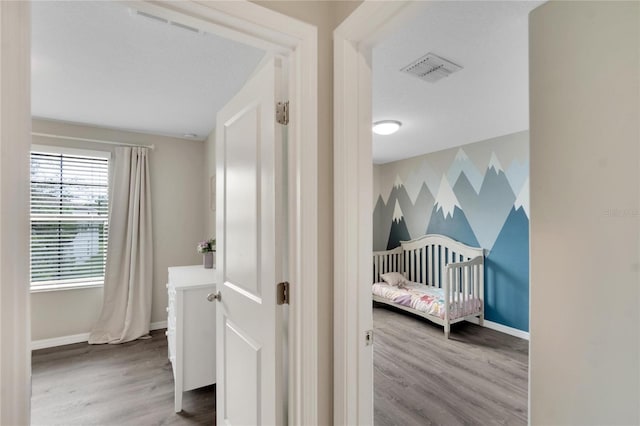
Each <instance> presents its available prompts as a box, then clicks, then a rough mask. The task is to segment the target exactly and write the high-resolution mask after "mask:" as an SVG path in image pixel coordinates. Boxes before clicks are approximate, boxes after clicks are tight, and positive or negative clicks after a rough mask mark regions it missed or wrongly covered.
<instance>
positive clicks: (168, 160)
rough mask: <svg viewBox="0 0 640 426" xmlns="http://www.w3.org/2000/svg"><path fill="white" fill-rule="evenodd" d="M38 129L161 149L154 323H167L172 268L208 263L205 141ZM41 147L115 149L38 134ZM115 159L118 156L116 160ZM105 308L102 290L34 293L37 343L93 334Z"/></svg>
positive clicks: (43, 125)
mask: <svg viewBox="0 0 640 426" xmlns="http://www.w3.org/2000/svg"><path fill="white" fill-rule="evenodd" d="M32 126H33V131H34V132H37V133H51V134H56V135H64V136H74V137H83V138H89V139H102V140H111V141H122V142H131V143H138V144H144V145H151V144H154V145H155V150H153V151H151V156H150V175H151V203H152V215H153V219H152V220H153V250H154V255H153V292H152V294H153V296H152V297H153V301H152V308H151V322H152V323H153V322H161V321H166V319H167V313H166V307H167V289H166V287H165V285H166V283H167V268H168V267H169V266H180V265H194V264H200V263H202V257H201V255H200V254H198V253H197V251H196V244H197V242H198V241H201V240H202V239H204V238H205V237H206V235H207V234H206V233H205V229H206V224H205V214H206V212H205V210H204V209H203V208H202V206H203V199H204V198H206V194H207V182H206V181H205V179H204V178H203V176H205V172H204V166H205V160H204V158H205V156H204V151H205V149H204V145H205V144H204V143H202V142H200V141H189V140H184V139H176V138H169V137H164V136H154V135H148V134H143V133H133V132H125V131H119V130H112V129H104V128H97V127H90V126H81V125H74V124H67V123H61V122H55V121H47V120H39V119H34V120H33V122H32ZM33 143H34V144H38V145H54V146H65V147H70V148H80V149H92V150H103V151H109V152H112V153H114V150H115V147H114V146H113V145H106V144H97V143H87V142H80V141H71V140H59V139H51V138H45V137H39V136H34V137H33ZM112 158H113V156H112ZM101 308H102V288H88V289H77V290H59V291H50V292H40V293H32V294H31V312H32V315H31V321H32V322H31V333H32V340H40V339H50V338H56V337H63V336H69V335H75V334H81V333H88V332H89V331H90V330H91V328H92V327H93V324H94V323H95V321H96V320H97V319H98V316H99V315H100V311H101Z"/></svg>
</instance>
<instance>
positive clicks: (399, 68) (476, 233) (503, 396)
mask: <svg viewBox="0 0 640 426" xmlns="http://www.w3.org/2000/svg"><path fill="white" fill-rule="evenodd" d="M539 4H541V2H539V3H536V4H527V5H525V4H515V3H506V2H505V3H489V2H487V3H482V2H481V3H477V4H476V3H474V4H471V3H466V2H463V3H450V2H437V3H429V4H421V5H420V4H415V3H412V4H405V5H403V6H397V7H396V8H393V7H391V6H389V7H387V8H385V7H380V8H378V9H377V10H376V11H375V12H374V11H373V7H370V9H371V10H367V11H366V12H368V13H369V14H371V15H376V17H377V18H380V16H385V17H386V18H387V20H386V21H385V20H383V18H380V21H376V22H372V23H371V25H370V26H368V28H367V29H364V28H363V27H364V25H362V22H360V26H358V25H357V24H355V23H356V22H358V18H359V17H358V16H357V15H356V14H354V15H352V17H353V25H352V26H349V23H348V22H347V23H346V25H344V28H339V29H338V30H337V31H336V34H337V35H338V37H337V38H338V42H337V43H336V45H337V46H338V49H337V51H338V53H337V58H339V57H340V56H341V55H343V56H342V58H343V60H344V64H346V63H347V61H351V63H353V62H354V61H355V62H356V63H357V64H358V69H357V72H353V71H347V70H346V66H344V64H343V63H338V66H337V68H338V69H340V67H342V66H344V69H345V73H344V74H342V75H340V74H338V75H336V80H337V81H339V82H340V78H341V77H342V78H344V81H343V82H340V83H342V84H344V86H345V87H346V86H348V85H349V86H350V85H355V86H357V87H359V89H358V91H357V93H350V94H345V97H347V96H350V97H351V100H346V99H338V97H339V95H337V96H336V97H337V99H336V102H337V104H336V109H339V108H340V107H342V108H344V111H346V112H345V115H346V116H347V117H348V116H350V115H349V114H353V112H354V111H357V117H358V119H357V125H358V129H357V133H355V134H354V133H351V134H349V136H348V137H347V139H346V140H353V139H356V140H358V143H357V144H352V146H351V147H346V146H343V145H338V148H337V150H340V149H342V150H343V151H342V152H341V157H345V154H344V153H345V152H348V153H349V154H348V155H352V156H353V158H358V159H359V163H358V168H357V169H355V170H349V171H346V170H344V169H341V165H342V164H344V163H343V161H344V160H342V158H338V157H336V159H335V160H336V169H337V170H338V172H337V174H336V176H337V177H336V181H337V182H338V183H337V185H342V184H344V183H345V181H346V179H342V178H341V176H342V175H341V173H344V175H349V178H348V179H349V180H350V179H355V180H356V181H357V182H358V183H357V185H358V188H359V190H360V191H361V192H362V194H363V195H362V196H361V197H360V198H359V199H358V200H357V201H354V202H353V203H349V202H344V203H342V204H341V203H340V202H339V201H337V202H336V204H337V206H336V213H337V215H336V218H337V217H338V216H340V215H341V212H342V215H343V214H344V210H341V208H342V207H345V206H347V205H348V207H347V208H348V209H349V212H357V214H358V215H359V217H358V227H359V232H360V235H358V236H357V237H356V238H355V239H353V240H352V243H353V244H354V245H353V246H351V247H358V251H361V253H360V255H359V256H358V257H357V261H356V262H355V263H356V264H357V266H356V267H355V268H354V269H352V270H351V271H349V270H346V269H345V270H344V273H345V275H344V276H349V278H348V279H347V281H346V282H348V283H354V284H353V285H354V286H358V291H357V293H356V292H354V291H345V297H346V298H347V299H349V302H346V303H347V304H350V303H357V304H358V306H359V307H358V309H357V314H355V315H356V317H357V318H358V322H357V325H356V324H354V326H355V327H356V328H357V329H358V330H359V333H363V334H366V333H368V331H369V330H368V327H369V324H371V330H372V331H373V336H374V339H373V341H374V344H373V345H372V346H367V345H366V344H365V343H363V341H362V340H360V336H358V339H357V340H356V342H355V343H354V345H355V346H360V345H363V346H364V347H362V346H360V347H359V348H358V351H357V352H354V353H355V355H354V356H353V361H354V362H356V363H357V365H358V366H359V368H360V369H361V370H360V371H364V372H365V373H360V375H359V379H358V383H360V386H364V388H365V389H369V387H371V388H373V390H374V393H373V395H374V396H373V401H372V402H369V401H368V400H367V394H366V392H364V393H362V394H360V393H358V396H359V399H358V405H356V406H355V407H354V408H355V409H353V408H351V409H349V408H345V410H344V412H339V413H336V415H337V417H336V418H341V417H339V416H345V417H342V418H349V419H350V421H354V420H352V419H358V421H360V422H362V421H366V422H371V423H373V424H377V425H384V424H394V423H397V422H403V423H407V424H414V423H415V424H420V423H421V422H425V421H429V422H434V423H443V424H446V423H452V422H465V421H472V420H471V419H474V418H476V419H477V418H478V415H482V416H485V418H484V420H485V421H492V420H493V421H495V419H499V418H500V419H501V418H503V417H504V416H507V417H508V418H509V420H508V421H509V422H511V423H522V424H525V423H526V422H527V411H528V356H527V353H528V346H529V343H528V337H529V336H528V322H529V310H528V308H529V273H528V271H529V252H528V251H529V249H528V245H529V244H528V232H529V199H528V166H529V146H528V13H529V12H530V10H532V9H533V8H535V7H537V6H538V5H539ZM366 8H367V6H363V7H362V9H361V10H360V12H362V15H361V16H364V15H365V14H366V12H365V9H366ZM341 37H342V38H341ZM341 42H344V44H341ZM354 46H357V47H354ZM337 61H338V59H337ZM356 75H357V76H356ZM347 81H348V83H346V82H347ZM369 87H371V88H372V90H371V95H369V93H368V90H369ZM380 122H399V123H400V125H399V129H398V130H397V132H396V133H394V134H391V135H376V134H375V130H374V134H373V135H371V133H369V134H367V133H368V132H371V126H372V125H373V124H376V123H380ZM341 125H343V126H344V127H341ZM342 131H345V132H353V131H354V127H352V126H349V125H348V124H346V123H339V124H338V127H337V129H336V139H337V144H340V143H341V142H340V138H341V137H343V136H345V137H346V136H347V134H346V133H341V132H342ZM370 143H372V148H369V147H367V146H366V145H368V144H370ZM345 144H348V142H345ZM348 155H347V158H348ZM365 157H366V159H368V160H369V161H371V160H373V161H372V164H371V165H367V164H365V163H364V161H365ZM369 167H370V168H369ZM369 176H373V179H371V177H369ZM348 185H349V184H347V186H348ZM349 188H350V187H349V186H348V187H347V188H345V191H349ZM367 198H368V199H367ZM356 204H357V207H356ZM367 213H368V214H369V215H371V216H369V217H371V218H372V220H371V221H369V222H367V223H366V225H364V224H363V221H364V220H368V218H366V214H367ZM354 218H355V216H353V215H352V216H348V217H346V218H345V219H343V221H344V223H345V226H349V225H347V224H349V223H351V224H352V225H354V226H355V223H354V222H350V220H353V219H354ZM336 220H338V219H336ZM366 226H369V232H371V233H372V238H371V240H369V239H368V237H366V236H365V235H366V234H365V232H367V229H366ZM432 238H433V239H438V240H439V241H440V240H442V241H444V240H443V239H448V240H453V241H452V242H451V243H448V242H445V243H438V245H430V244H431V243H427V242H425V241H427V240H430V239H432ZM356 240H357V241H356ZM448 240H447V241H448ZM459 243H462V244H464V246H467V247H474V248H477V249H478V250H480V253H482V255H480V257H479V260H476V259H475V257H472V256H476V255H466V254H464V253H465V250H466V248H459V246H458V244H459ZM337 244H338V245H340V244H342V242H337ZM434 244H435V243H434ZM340 250H341V249H340V247H338V246H337V248H336V262H338V261H337V258H338V257H339V256H340V257H347V258H349V256H350V254H351V252H345V251H342V252H341V251H340ZM372 251H373V252H374V253H373V257H372V256H371V252H372ZM461 253H462V254H461ZM463 254H464V255H463ZM354 260H355V258H354ZM467 263H468V264H467ZM451 264H455V266H454V265H451ZM476 264H477V265H476ZM447 265H451V266H447ZM456 268H457V269H456ZM474 268H482V269H474ZM355 270H357V271H355ZM370 271H372V273H371V272H370ZM349 272H355V273H354V275H349ZM341 273H343V271H341V270H340V269H338V271H337V281H338V282H339V281H340V279H342V277H343V276H342V275H341ZM383 274H384V275H389V276H382V275H383ZM449 274H451V277H449ZM372 275H373V276H372ZM440 277H442V279H441V278H440ZM355 283H357V284H355ZM372 284H373V287H372ZM474 288H475V290H474ZM456 289H457V290H456ZM336 291H337V292H339V290H336ZM340 291H342V290H340ZM356 294H357V297H355V295H356ZM372 296H373V299H374V301H375V303H374V308H373V315H372V316H370V313H369V311H370V310H371V299H372ZM350 297H351V298H350ZM336 301H338V297H337V298H336ZM345 309H347V310H349V308H348V307H347V308H345ZM338 312H340V308H339V307H338ZM464 320H466V321H464ZM474 323H475V324H474ZM449 324H451V325H449ZM478 324H481V326H478ZM337 333H338V334H339V331H338V330H337ZM339 339H340V336H337V340H336V341H337V342H338V344H337V345H336V346H337V352H338V353H340V349H341V348H340V345H339V342H340V340H339ZM345 345H347V343H345ZM458 351H461V352H458ZM483 351H485V352H483ZM481 352H482V353H483V354H482V356H481V358H482V360H483V361H480V362H479V363H478V364H474V359H473V358H474V357H473V356H471V354H472V353H475V354H476V355H478V354H479V353H481ZM370 357H371V358H370ZM356 358H357V361H356ZM479 359H480V358H477V359H476V361H477V360H479ZM462 360H464V361H462ZM487 360H490V361H489V363H490V365H492V366H495V367H497V368H498V369H499V370H500V374H499V373H498V372H497V371H496V372H494V373H491V372H490V371H489V370H490V368H489V367H488V366H487V365H485V364H484V363H485V362H487ZM461 365H464V366H465V368H464V370H465V372H464V373H462V370H460V368H459V367H460V366H461ZM498 366H499V367H498ZM507 366H508V367H507ZM340 367H341V365H340V363H338V370H340ZM370 367H371V369H372V371H373V373H372V376H368V374H367V373H366V372H367V371H369V368H370ZM505 371H509V373H507V375H508V376H509V378H508V379H506V380H505V381H504V382H501V383H502V384H501V385H500V386H496V387H495V388H493V389H492V388H491V385H489V383H491V382H492V380H493V379H496V380H497V381H500V380H501V379H499V377H500V375H501V373H503V372H505ZM461 373H462V374H461ZM485 373H486V375H485ZM336 374H344V373H340V372H338V371H337V372H336ZM346 374H349V373H346ZM465 383H467V385H468V386H473V387H474V389H481V391H478V392H475V393H474V392H467V391H466V390H465V388H464V386H465V385H464V384H465ZM493 383H494V384H495V383H496V382H495V381H494V382H493ZM407 388H411V389H417V391H416V394H415V395H413V394H412V395H411V397H408V396H407V395H406V394H405V393H404V392H403V389H404V390H406V389H407ZM504 388H509V389H510V391H509V392H504ZM445 389H446V390H447V392H445V391H444V390H445ZM449 391H450V392H449ZM489 395H491V398H494V397H495V398H494V399H493V402H496V401H498V400H500V402H497V403H496V404H494V403H493V402H491V401H489V400H488V399H487V398H489ZM481 400H482V401H481ZM452 401H455V402H452ZM477 406H481V407H483V408H482V413H480V414H479V413H475V414H471V413H472V412H473V411H474V408H473V407H477ZM505 406H508V407H509V408H508V409H507V410H506V412H507V413H505V409H504V407H505ZM465 407H466V408H468V411H467V410H466V408H465ZM368 409H371V413H372V415H373V418H371V419H369V418H368V417H367V416H368V414H367V411H368ZM474 415H475V417H473V416H474ZM351 416H356V417H351ZM505 418H506V417H505ZM363 419H366V420H363Z"/></svg>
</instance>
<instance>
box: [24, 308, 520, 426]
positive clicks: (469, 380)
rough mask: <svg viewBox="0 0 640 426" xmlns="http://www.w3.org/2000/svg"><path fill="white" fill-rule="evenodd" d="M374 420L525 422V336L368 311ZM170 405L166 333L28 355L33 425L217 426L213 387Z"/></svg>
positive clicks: (407, 424)
mask: <svg viewBox="0 0 640 426" xmlns="http://www.w3.org/2000/svg"><path fill="white" fill-rule="evenodd" d="M373 318H374V326H375V344H374V384H375V392H374V407H375V425H376V426H387V425H402V426H411V425H430V424H434V425H435V424H437V425H447V426H448V425H463V424H464V425H473V424H477V425H491V424H506V425H524V424H526V423H527V363H528V342H527V341H525V340H522V339H518V338H515V337H512V336H508V335H505V334H502V333H498V332H496V331H493V330H489V329H486V328H481V327H478V326H475V325H473V324H468V323H463V324H457V325H454V326H453V330H452V333H451V338H450V339H449V340H445V339H444V336H443V332H442V327H439V326H436V325H434V324H432V323H430V322H429V321H427V320H424V319H421V318H418V317H414V316H411V315H408V314H405V313H402V312H400V311H392V310H389V309H387V308H374V310H373ZM183 407H184V410H183V412H182V413H180V414H176V413H174V412H173V375H172V372H171V365H170V364H169V361H168V360H167V343H166V338H165V337H164V332H163V331H156V332H153V333H152V338H151V339H149V340H137V341H135V342H130V343H126V344H124V345H87V344H85V343H79V344H75V345H68V346H62V347H59V348H51V349H42V350H39V351H34V353H33V396H32V424H33V425H47V426H48V425H140V426H147V425H213V424H215V386H209V387H206V388H202V389H198V390H195V391H190V392H185V394H184V399H183Z"/></svg>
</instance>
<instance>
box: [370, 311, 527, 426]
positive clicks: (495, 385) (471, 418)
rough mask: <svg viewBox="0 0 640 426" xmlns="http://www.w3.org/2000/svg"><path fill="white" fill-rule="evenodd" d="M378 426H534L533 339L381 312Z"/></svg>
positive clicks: (377, 326)
mask: <svg viewBox="0 0 640 426" xmlns="http://www.w3.org/2000/svg"><path fill="white" fill-rule="evenodd" d="M373 319H374V327H375V334H374V336H375V337H374V338H375V343H374V346H373V347H374V390H375V391H374V409H375V413H374V414H375V417H374V423H375V425H376V426H387V425H403V426H411V425H447V426H449V425H494V424H504V425H526V424H527V386H528V384H527V383H528V377H527V376H528V347H529V342H528V341H526V340H522V339H519V338H517V337H513V336H509V335H506V334H503V333H499V332H497V331H494V330H490V329H487V328H483V327H479V326H476V325H473V324H470V323H460V324H455V325H453V326H452V331H451V337H450V339H449V340H445V338H444V335H443V331H442V327H440V326H437V325H435V324H433V323H431V322H429V321H427V320H425V319H422V318H419V317H415V316H411V315H409V314H406V313H404V312H401V311H399V310H391V309H388V308H383V307H374V309H373Z"/></svg>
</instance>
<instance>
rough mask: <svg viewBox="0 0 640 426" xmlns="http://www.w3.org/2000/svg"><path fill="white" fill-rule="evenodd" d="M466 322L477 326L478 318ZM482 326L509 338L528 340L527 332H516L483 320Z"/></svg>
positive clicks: (515, 329)
mask: <svg viewBox="0 0 640 426" xmlns="http://www.w3.org/2000/svg"><path fill="white" fill-rule="evenodd" d="M467 321H469V322H471V323H474V324H478V323H479V320H478V318H473V319H470V320H467ZM484 326H485V327H487V328H490V329H492V330H496V331H499V332H501V333H505V334H509V335H511V336H515V337H519V338H521V339H525V340H529V332H528V331H522V330H518V329H517V328H513V327H508V326H506V325H502V324H498V323H497V322H493V321H487V320H486V319H485V320H484Z"/></svg>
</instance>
